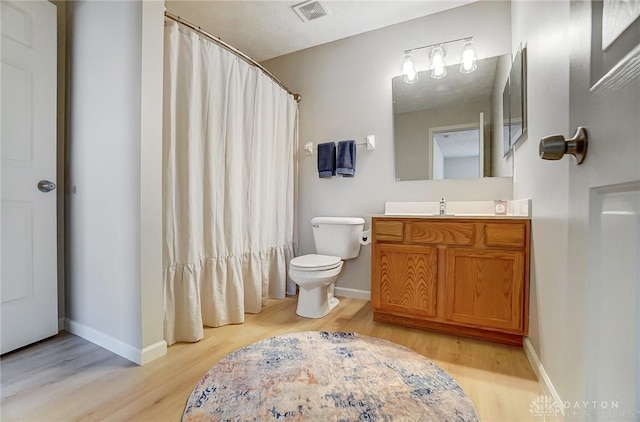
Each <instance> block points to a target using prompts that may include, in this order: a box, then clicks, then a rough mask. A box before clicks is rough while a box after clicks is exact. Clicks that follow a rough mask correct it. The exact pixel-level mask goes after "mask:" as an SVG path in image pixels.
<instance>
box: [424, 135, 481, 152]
mask: <svg viewBox="0 0 640 422" xmlns="http://www.w3.org/2000/svg"><path fill="white" fill-rule="evenodd" d="M433 139H434V140H435V141H436V142H437V143H438V146H439V147H440V152H441V153H442V155H443V156H444V158H465V157H478V156H479V155H480V131H479V130H478V129H469V130H454V131H451V132H440V133H436V134H435V135H433Z"/></svg>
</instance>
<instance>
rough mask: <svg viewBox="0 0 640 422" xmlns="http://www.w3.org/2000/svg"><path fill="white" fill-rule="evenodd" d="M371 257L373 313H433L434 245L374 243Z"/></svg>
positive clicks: (435, 258) (436, 253)
mask: <svg viewBox="0 0 640 422" xmlns="http://www.w3.org/2000/svg"><path fill="white" fill-rule="evenodd" d="M373 259H374V266H373V278H374V280H373V283H372V286H371V287H372V290H371V302H372V307H373V311H374V312H379V311H382V312H385V311H386V312H391V313H393V314H396V315H407V316H413V317H422V318H430V317H435V316H436V305H437V296H436V290H437V278H438V248H437V247H432V246H408V245H393V244H377V245H376V248H375V256H374V257H373Z"/></svg>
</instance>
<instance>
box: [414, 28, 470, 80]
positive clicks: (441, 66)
mask: <svg viewBox="0 0 640 422" xmlns="http://www.w3.org/2000/svg"><path fill="white" fill-rule="evenodd" d="M459 42H464V47H463V48H462V54H461V56H460V72H461V73H471V72H473V71H474V70H476V68H477V65H476V61H477V60H478V57H477V55H476V50H475V47H474V46H473V37H467V38H459V39H457V40H451V41H446V42H443V43H438V44H430V45H425V46H422V47H416V48H412V49H409V50H405V52H404V61H403V62H402V74H403V75H404V81H405V82H406V83H414V82H415V81H417V80H418V71H417V69H416V67H415V65H414V64H413V59H412V57H411V54H412V53H413V52H414V51H418V50H423V49H427V48H430V49H431V52H430V54H429V58H430V63H429V70H431V77H432V78H434V79H440V78H444V77H445V76H447V64H446V61H445V56H446V52H445V49H444V46H445V45H446V44H453V43H459Z"/></svg>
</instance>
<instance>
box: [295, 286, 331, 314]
mask: <svg viewBox="0 0 640 422" xmlns="http://www.w3.org/2000/svg"><path fill="white" fill-rule="evenodd" d="M338 303H340V301H339V300H338V298H336V297H333V284H331V285H330V286H319V287H315V288H313V289H305V288H303V287H300V291H299V293H298V307H297V308H296V314H298V316H301V317H304V318H316V319H317V318H322V317H324V316H326V315H327V314H328V313H329V312H331V311H332V310H333V308H335V307H336V306H338Z"/></svg>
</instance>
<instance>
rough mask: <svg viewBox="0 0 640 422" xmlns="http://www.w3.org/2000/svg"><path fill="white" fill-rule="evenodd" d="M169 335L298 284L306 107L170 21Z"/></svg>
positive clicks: (231, 320)
mask: <svg viewBox="0 0 640 422" xmlns="http://www.w3.org/2000/svg"><path fill="white" fill-rule="evenodd" d="M164 80H165V82H164V84H165V86H164V93H165V94H164V97H165V98H164V128H163V133H164V135H163V137H164V139H163V170H164V180H163V202H164V204H163V219H164V245H163V246H164V260H163V267H164V268H163V269H164V293H165V321H164V330H165V340H166V341H167V343H168V344H173V343H175V342H177V341H191V342H192V341H198V340H200V339H201V338H203V336H204V330H203V326H210V327H218V326H221V325H226V324H237V323H241V322H243V321H244V314H245V312H248V313H257V312H260V310H261V309H262V307H263V306H264V305H265V304H266V300H267V298H269V297H275V298H283V297H284V296H285V293H289V294H294V293H295V285H294V284H293V283H292V282H291V281H290V280H288V277H287V268H288V265H289V261H290V260H291V258H292V257H293V256H294V248H295V237H294V236H295V235H296V229H295V226H294V223H295V217H294V207H295V194H296V190H297V187H296V182H295V180H296V177H295V172H296V171H297V168H296V150H297V142H298V138H297V136H298V135H297V130H298V127H297V118H298V107H297V104H296V102H295V101H294V100H293V97H292V96H291V95H290V94H288V93H287V92H286V91H284V90H283V89H282V88H280V87H279V86H278V85H277V84H276V83H275V82H273V81H272V80H271V79H270V78H269V77H268V76H266V75H264V73H263V72H262V71H260V70H259V69H257V68H256V67H253V66H250V65H249V64H247V63H246V62H244V61H243V60H241V59H239V58H238V57H236V56H235V55H233V54H231V53H229V52H228V51H226V50H224V49H223V48H221V47H219V46H217V45H216V44H215V43H212V42H211V41H209V40H207V39H204V38H202V37H200V36H199V35H198V34H196V33H195V32H193V31H191V30H189V29H186V28H183V27H181V26H179V25H178V24H177V23H175V22H167V23H165V76H164Z"/></svg>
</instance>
